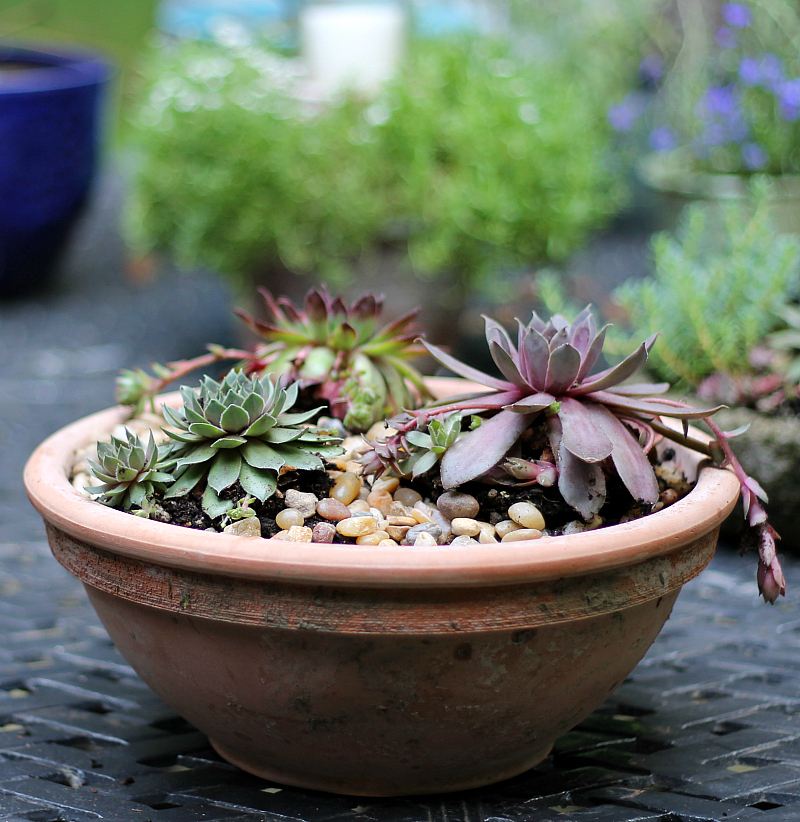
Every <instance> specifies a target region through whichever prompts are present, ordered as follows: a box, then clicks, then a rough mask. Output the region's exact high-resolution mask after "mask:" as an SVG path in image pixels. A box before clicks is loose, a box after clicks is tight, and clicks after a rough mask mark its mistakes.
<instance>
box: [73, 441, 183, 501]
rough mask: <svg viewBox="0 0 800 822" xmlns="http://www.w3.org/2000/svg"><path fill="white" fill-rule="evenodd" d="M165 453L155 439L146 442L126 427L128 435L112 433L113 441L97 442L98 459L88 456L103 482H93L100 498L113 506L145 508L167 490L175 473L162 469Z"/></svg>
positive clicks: (93, 491)
mask: <svg viewBox="0 0 800 822" xmlns="http://www.w3.org/2000/svg"><path fill="white" fill-rule="evenodd" d="M160 459H161V455H160V454H159V450H158V446H157V445H156V443H155V440H154V439H153V435H152V433H151V434H150V439H149V440H148V442H147V444H146V445H145V444H144V443H143V442H142V440H141V439H140V438H139V437H138V436H136V434H133V433H132V432H131V431H129V430H128V429H127V428H126V429H125V439H118V438H117V437H111V441H110V442H98V443H97V460H98V461H97V462H95V461H94V460H91V459H90V460H88V462H89V468H90V470H91V472H92V474H93V475H94V477H95V478H96V479H98V480H100V483H101V484H100V485H95V486H89V487H87V488H86V490H87V491H88V492H89V493H90V494H98V495H99V496H98V498H97V501H98V502H101V503H102V504H103V505H108V506H110V507H112V508H123V509H125V510H126V511H129V510H130V509H131V508H141V507H142V505H144V503H145V501H146V500H149V499H152V497H153V494H154V493H155V492H163V491H164V490H165V489H166V487H167V485H168V484H169V483H171V482H172V481H173V479H174V478H173V476H172V474H170V473H167V472H166V471H165V470H162V468H163V467H164V466H162V465H160V464H159V463H160Z"/></svg>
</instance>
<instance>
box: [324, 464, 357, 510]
mask: <svg viewBox="0 0 800 822" xmlns="http://www.w3.org/2000/svg"><path fill="white" fill-rule="evenodd" d="M360 490H361V480H360V479H359V478H358V477H357V476H356V475H355V474H353V473H351V472H350V471H345V472H344V473H343V474H340V475H339V476H338V477H337V478H336V482H334V483H333V487H332V488H331V491H330V496H331V497H333V499H335V500H338V501H339V502H341V503H344V504H345V505H349V504H350V503H351V502H352V501H353V500H354V499H355V498H356V497H357V496H358V492H359V491H360Z"/></svg>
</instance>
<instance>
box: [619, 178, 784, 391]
mask: <svg viewBox="0 0 800 822" xmlns="http://www.w3.org/2000/svg"><path fill="white" fill-rule="evenodd" d="M756 189H757V190H756V191H755V200H754V206H753V207H752V208H748V207H747V206H746V205H744V204H738V205H730V206H727V207H726V208H725V209H724V211H723V212H722V214H720V211H719V207H718V206H713V205H704V204H700V203H698V204H695V205H692V206H689V207H688V208H687V209H686V211H685V212H684V217H683V223H682V226H681V228H680V230H679V233H678V235H677V237H674V238H673V237H670V236H669V235H667V234H658V235H656V236H655V237H654V238H653V255H654V274H653V278H652V279H648V280H643V281H638V282H628V283H625V284H624V285H623V286H622V287H620V288H619V289H617V290H616V291H615V292H614V297H615V299H616V300H617V302H619V303H620V305H621V306H622V307H623V308H624V309H625V310H626V312H627V313H628V316H629V317H630V320H631V325H632V334H631V336H632V337H634V338H636V336H637V335H638V334H640V333H641V331H642V329H645V328H647V329H652V330H655V331H661V332H663V334H664V336H663V337H662V338H661V340H660V341H659V342H658V344H657V345H656V346H655V348H654V349H653V352H652V354H651V355H650V359H649V360H648V366H649V367H650V368H651V370H653V371H654V372H655V373H656V374H657V375H658V376H659V377H662V378H664V379H667V380H669V381H674V380H675V379H677V378H680V379H681V380H683V381H685V382H686V383H688V384H689V385H692V386H696V385H698V384H699V383H700V382H701V381H702V380H703V378H704V377H707V376H709V375H711V374H714V373H721V374H726V375H733V376H735V375H739V374H743V373H745V372H747V371H748V370H750V369H751V365H750V363H749V360H748V355H749V354H750V352H751V351H752V350H753V348H754V347H755V346H756V345H758V344H759V343H762V342H763V339H764V336H765V335H766V334H767V333H768V332H770V331H772V330H774V329H775V328H777V327H779V326H781V325H782V324H783V323H782V320H781V318H780V315H779V312H780V306H782V305H783V304H785V303H786V302H787V301H788V300H789V299H790V298H791V297H792V296H794V295H795V294H796V293H797V290H798V287H799V286H800V240H798V238H797V237H795V236H793V235H778V234H776V232H775V230H774V228H773V227H772V224H771V221H770V217H769V208H768V203H767V199H768V188H767V186H766V185H763V184H762V185H758V186H756Z"/></svg>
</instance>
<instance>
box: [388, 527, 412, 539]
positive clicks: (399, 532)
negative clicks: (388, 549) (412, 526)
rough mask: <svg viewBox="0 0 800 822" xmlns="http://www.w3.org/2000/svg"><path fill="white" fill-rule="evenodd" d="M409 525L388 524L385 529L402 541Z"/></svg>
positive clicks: (393, 537) (391, 535)
mask: <svg viewBox="0 0 800 822" xmlns="http://www.w3.org/2000/svg"><path fill="white" fill-rule="evenodd" d="M408 528H409V526H407V525H387V526H386V527H385V528H384V529H383V530H385V531H386V533H387V534H388V535H389V536H390V537H391V539H393V540H396V541H397V542H402V540H403V537H405V535H406V534H407V533H408Z"/></svg>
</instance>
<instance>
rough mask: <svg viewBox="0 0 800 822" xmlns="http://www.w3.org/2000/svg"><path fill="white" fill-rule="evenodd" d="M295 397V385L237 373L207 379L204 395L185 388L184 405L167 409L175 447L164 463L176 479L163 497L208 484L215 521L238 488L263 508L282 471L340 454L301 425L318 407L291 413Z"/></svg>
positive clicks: (324, 435) (317, 464)
mask: <svg viewBox="0 0 800 822" xmlns="http://www.w3.org/2000/svg"><path fill="white" fill-rule="evenodd" d="M298 391H299V386H298V385H297V383H292V384H291V385H290V386H289V387H288V388H281V387H279V386H277V385H275V384H274V383H273V382H272V381H271V380H270V379H269V377H263V378H261V379H259V378H258V377H256V376H253V377H248V376H246V375H245V374H244V373H242V372H241V371H236V370H234V371H231V372H229V373H228V374H227V375H226V376H225V378H224V379H223V380H222V382H216V381H215V380H213V379H211V378H210V377H204V378H203V380H202V382H201V385H200V388H199V389H192V388H187V387H183V388H181V397H182V399H183V406H182V407H180V408H178V409H172V408H170V407H169V406H166V405H165V406H164V408H163V412H164V417H165V419H166V421H167V423H168V425H169V426H171V427H172V428H171V429H170V428H167V429H165V430H166V433H167V434H168V435H169V437H170V438H171V439H172V440H173V442H172V443H171V445H170V447H169V449H168V451H167V453H166V455H165V457H164V460H165V462H168V463H169V464H170V465H173V466H174V468H173V469H172V470H173V473H174V475H175V481H174V483H172V484H171V485H170V487H169V488H168V489H167V492H166V493H165V495H164V498H165V499H172V498H175V497H182V496H184V495H186V494H188V493H189V492H191V491H192V490H193V489H194V488H195V487H197V486H198V485H199V484H200V483H201V481H204V482H205V487H204V492H203V502H202V504H203V509H204V510H205V511H206V513H207V514H208V515H209V516H210V517H211V518H212V519H213V518H216V517H219V516H221V515H222V514H225V513H227V512H228V511H231V510H232V509H233V508H234V503H233V502H232V501H231V500H230V499H225V498H223V497H221V496H220V494H221V493H222V492H224V491H225V490H226V489H227V488H230V487H231V486H232V485H233V484H234V483H236V482H239V483H241V486H242V488H243V489H244V490H245V492H246V493H247V494H249V495H252V496H253V497H255V498H256V499H258V500H260V501H261V502H263V501H264V500H266V499H268V498H269V497H270V496H272V494H274V493H275V490H276V488H277V481H278V475H279V474H280V473H281V472H283V471H287V470H291V469H296V470H300V471H313V470H321V469H323V468H324V464H323V462H322V459H321V457H332V456H338V455H339V454H341V453H342V449H341V447H339V445H338V443H339V439H338V438H336V437H334V436H332V435H331V434H330V433H329V432H328V431H322V430H320V429H318V428H316V427H313V426H308V425H304V423H307V422H308V421H309V420H311V419H312V418H313V417H314V416H315V415H316V414H317V413H319V411H320V410H321V409H320V408H317V409H313V410H310V411H302V412H298V413H290V409H291V408H292V406H293V405H294V403H295V402H296V400H297V396H298ZM172 429H174V430H172Z"/></svg>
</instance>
